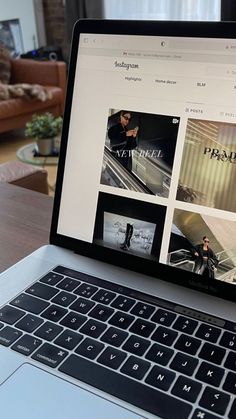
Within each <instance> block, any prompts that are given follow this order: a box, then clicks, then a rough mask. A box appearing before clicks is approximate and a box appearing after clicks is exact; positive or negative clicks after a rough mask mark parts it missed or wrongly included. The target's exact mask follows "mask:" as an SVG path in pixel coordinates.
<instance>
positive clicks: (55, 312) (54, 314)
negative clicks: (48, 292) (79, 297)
mask: <svg viewBox="0 0 236 419" xmlns="http://www.w3.org/2000/svg"><path fill="white" fill-rule="evenodd" d="M66 313H68V310H66V309H65V308H62V307H60V306H56V305H55V304H52V305H51V306H50V307H48V308H47V309H46V310H45V311H44V312H43V313H42V314H41V316H42V317H43V318H44V319H47V320H51V321H52V322H55V323H56V322H58V321H59V320H60V319H61V318H62V317H63V316H65V314H66Z"/></svg>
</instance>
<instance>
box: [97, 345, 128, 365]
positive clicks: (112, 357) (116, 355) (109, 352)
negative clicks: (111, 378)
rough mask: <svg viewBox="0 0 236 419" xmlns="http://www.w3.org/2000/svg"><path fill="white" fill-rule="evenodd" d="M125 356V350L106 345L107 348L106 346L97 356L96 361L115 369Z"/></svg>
mask: <svg viewBox="0 0 236 419" xmlns="http://www.w3.org/2000/svg"><path fill="white" fill-rule="evenodd" d="M126 357H127V354H126V353H125V352H122V351H119V350H118V349H115V348H111V347H110V346H108V348H106V349H105V351H104V352H103V353H102V354H101V355H100V356H99V358H98V360H97V361H98V362H99V363H100V364H103V365H106V366H107V367H110V368H112V369H114V370H117V369H118V368H119V367H120V365H121V364H122V362H123V361H124V359H125V358H126Z"/></svg>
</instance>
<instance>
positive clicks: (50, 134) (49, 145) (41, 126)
mask: <svg viewBox="0 0 236 419" xmlns="http://www.w3.org/2000/svg"><path fill="white" fill-rule="evenodd" d="M61 128H62V117H61V116H54V115H52V114H51V113H49V112H46V113H44V114H41V115H40V114H34V115H33V116H32V119H31V121H29V122H27V123H26V126H25V136H26V137H30V138H33V139H34V140H35V141H36V143H37V147H38V153H39V154H40V155H42V156H48V155H50V154H52V152H53V149H54V140H55V137H56V136H58V135H59V134H60V132H61Z"/></svg>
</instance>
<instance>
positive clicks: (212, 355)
mask: <svg viewBox="0 0 236 419" xmlns="http://www.w3.org/2000/svg"><path fill="white" fill-rule="evenodd" d="M225 352H226V351H225V349H223V348H219V347H218V346H215V345H212V344H211V343H205V344H204V345H203V347H202V349H201V351H200V353H199V354H198V356H199V358H202V359H205V360H206V361H210V362H213V364H217V365H220V364H221V361H222V359H223V358H224V356H225Z"/></svg>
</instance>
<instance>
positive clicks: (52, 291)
mask: <svg viewBox="0 0 236 419" xmlns="http://www.w3.org/2000/svg"><path fill="white" fill-rule="evenodd" d="M25 292H27V294H31V295H35V296H36V297H40V298H43V299H44V300H51V298H52V297H54V295H56V294H57V293H58V290H57V289H56V288H53V287H49V286H48V285H44V284H42V283H40V282H36V284H33V285H32V286H31V287H29V288H28V289H27V290H26V291H25Z"/></svg>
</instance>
